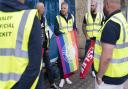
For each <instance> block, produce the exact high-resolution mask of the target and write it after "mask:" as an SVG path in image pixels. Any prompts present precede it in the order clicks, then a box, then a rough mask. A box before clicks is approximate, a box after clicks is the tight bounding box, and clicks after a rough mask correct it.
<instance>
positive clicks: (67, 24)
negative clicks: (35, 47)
mask: <svg viewBox="0 0 128 89" xmlns="http://www.w3.org/2000/svg"><path fill="white" fill-rule="evenodd" d="M72 30H76V24H75V21H74V16H73V15H72V14H70V13H69V12H68V3H66V2H62V3H61V11H60V14H59V15H57V16H56V20H55V25H54V33H55V35H56V36H59V35H63V34H67V33H68V31H72ZM59 56H60V55H59ZM58 64H59V69H60V79H61V80H60V83H59V87H61V88H62V87H63V86H64V84H65V81H66V82H67V84H72V81H71V80H70V79H69V76H70V75H72V74H73V73H71V74H69V75H68V76H67V78H64V71H63V67H62V61H61V59H60V57H59V59H58Z"/></svg>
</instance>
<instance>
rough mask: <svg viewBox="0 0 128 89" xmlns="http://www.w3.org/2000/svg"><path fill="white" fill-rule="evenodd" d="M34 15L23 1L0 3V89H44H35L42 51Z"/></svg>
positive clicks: (10, 0) (39, 88)
mask: <svg viewBox="0 0 128 89" xmlns="http://www.w3.org/2000/svg"><path fill="white" fill-rule="evenodd" d="M36 13H37V10H35V9H29V8H28V7H27V6H26V5H24V0H0V89H44V88H42V87H38V86H37V85H38V84H37V82H38V80H39V79H40V78H39V75H40V69H41V55H42V50H41V26H40V22H39V20H38V18H37V16H36ZM42 86H44V85H42ZM37 87H38V88H37Z"/></svg>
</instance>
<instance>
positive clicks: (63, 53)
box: [60, 35, 71, 74]
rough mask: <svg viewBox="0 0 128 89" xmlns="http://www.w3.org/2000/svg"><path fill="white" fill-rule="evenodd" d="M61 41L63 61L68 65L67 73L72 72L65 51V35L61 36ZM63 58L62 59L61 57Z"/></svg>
mask: <svg viewBox="0 0 128 89" xmlns="http://www.w3.org/2000/svg"><path fill="white" fill-rule="evenodd" d="M60 43H61V48H62V55H63V58H64V59H63V61H64V64H65V67H66V74H68V73H70V72H71V71H70V66H69V63H68V60H67V56H66V51H65V39H64V37H63V35H61V36H60ZM61 60H62V59H61Z"/></svg>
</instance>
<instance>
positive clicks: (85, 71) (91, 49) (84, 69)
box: [80, 40, 95, 79]
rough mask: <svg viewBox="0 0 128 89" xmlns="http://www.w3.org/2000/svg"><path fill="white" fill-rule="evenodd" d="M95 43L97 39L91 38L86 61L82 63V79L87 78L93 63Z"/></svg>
mask: <svg viewBox="0 0 128 89" xmlns="http://www.w3.org/2000/svg"><path fill="white" fill-rule="evenodd" d="M94 45H95V41H94V40H91V45H90V47H89V49H88V52H87V56H85V59H84V62H83V64H82V65H81V71H80V78H82V79H85V77H86V76H87V74H88V72H89V70H90V68H91V65H92V63H93V58H94Z"/></svg>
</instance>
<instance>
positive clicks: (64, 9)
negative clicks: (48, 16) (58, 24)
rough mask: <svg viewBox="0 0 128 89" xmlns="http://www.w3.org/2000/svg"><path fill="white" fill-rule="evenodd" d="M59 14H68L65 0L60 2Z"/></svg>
mask: <svg viewBox="0 0 128 89" xmlns="http://www.w3.org/2000/svg"><path fill="white" fill-rule="evenodd" d="M61 14H62V15H64V16H67V15H68V3H66V2H62V3H61Z"/></svg>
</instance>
